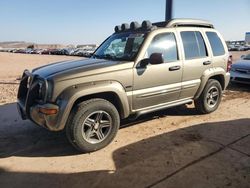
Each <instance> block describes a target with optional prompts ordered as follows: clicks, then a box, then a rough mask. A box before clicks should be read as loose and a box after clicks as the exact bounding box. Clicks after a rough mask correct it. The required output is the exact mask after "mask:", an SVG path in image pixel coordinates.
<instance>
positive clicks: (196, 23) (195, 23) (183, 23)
mask: <svg viewBox="0 0 250 188" xmlns="http://www.w3.org/2000/svg"><path fill="white" fill-rule="evenodd" d="M153 25H154V26H157V27H206V28H214V26H213V24H211V23H210V22H209V21H206V20H198V19H171V20H169V21H167V22H157V23H153Z"/></svg>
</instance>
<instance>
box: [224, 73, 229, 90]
mask: <svg viewBox="0 0 250 188" xmlns="http://www.w3.org/2000/svg"><path fill="white" fill-rule="evenodd" d="M229 82H230V73H229V72H227V73H226V75H225V88H224V90H225V89H226V88H227V86H228V84H229Z"/></svg>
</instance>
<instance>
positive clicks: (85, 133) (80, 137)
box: [66, 99, 120, 152]
mask: <svg viewBox="0 0 250 188" xmlns="http://www.w3.org/2000/svg"><path fill="white" fill-rule="evenodd" d="M119 126H120V117H119V113H118V111H117V109H116V108H115V106H114V105H113V104H112V103H110V102H109V101H106V100H104V99H91V100H87V101H84V102H83V103H80V104H79V105H77V107H76V108H75V109H74V110H73V111H72V113H71V117H70V118H69V120H68V122H67V125H66V134H67V137H68V139H69V141H70V142H71V143H72V144H73V146H75V147H76V148H77V149H78V150H80V151H82V152H93V151H96V150H99V149H102V148H104V147H105V146H107V145H108V144H109V143H111V142H112V140H113V139H114V138H115V136H116V134H117V131H118V129H119Z"/></svg>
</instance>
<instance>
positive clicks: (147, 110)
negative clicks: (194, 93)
mask: <svg viewBox="0 0 250 188" xmlns="http://www.w3.org/2000/svg"><path fill="white" fill-rule="evenodd" d="M190 102H193V99H192V98H186V99H181V100H176V101H172V102H168V103H163V104H158V105H155V106H151V107H147V108H142V109H138V110H135V111H133V113H138V116H140V115H142V114H147V113H150V112H154V111H159V110H163V109H166V108H171V107H174V106H179V105H183V104H187V103H190Z"/></svg>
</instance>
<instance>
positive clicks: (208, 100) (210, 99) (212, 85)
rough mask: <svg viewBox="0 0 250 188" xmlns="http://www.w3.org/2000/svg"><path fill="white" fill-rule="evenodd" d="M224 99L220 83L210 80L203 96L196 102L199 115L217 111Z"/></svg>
mask: <svg viewBox="0 0 250 188" xmlns="http://www.w3.org/2000/svg"><path fill="white" fill-rule="evenodd" d="M221 98H222V88H221V84H220V82H218V81H217V80H214V79H210V80H208V82H207V85H206V86H205V88H204V90H203V92H202V94H201V96H200V97H199V98H198V99H197V100H195V101H194V103H195V107H196V109H197V111H198V112H199V113H202V114H209V113H212V112H214V111H215V110H217V108H218V107H219V105H220V102H221Z"/></svg>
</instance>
